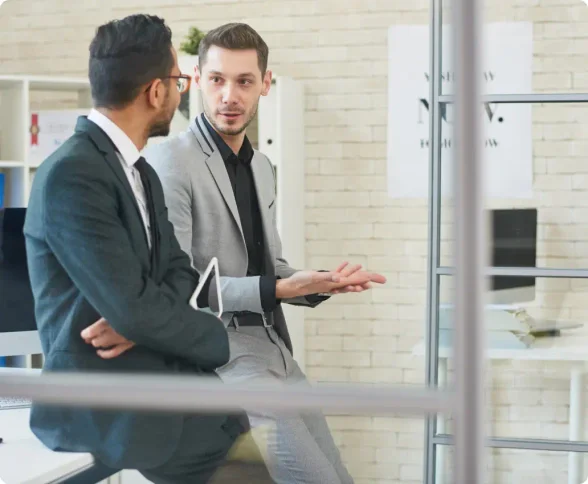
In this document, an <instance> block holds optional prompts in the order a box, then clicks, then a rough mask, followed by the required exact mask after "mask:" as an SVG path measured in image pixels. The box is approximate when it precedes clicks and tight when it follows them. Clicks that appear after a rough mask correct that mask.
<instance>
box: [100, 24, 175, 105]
mask: <svg viewBox="0 0 588 484" xmlns="http://www.w3.org/2000/svg"><path fill="white" fill-rule="evenodd" d="M171 49H172V33H171V30H170V28H169V27H168V26H167V25H166V24H165V21H164V20H163V19H161V18H159V17H156V16H153V15H130V16H128V17H125V18H123V19H122V20H113V21H111V22H108V23H106V24H104V25H101V26H100V27H98V29H97V30H96V35H95V36H94V39H93V40H92V42H91V44H90V65H89V77H90V86H91V89H92V98H93V100H94V105H95V106H96V107H106V108H111V109H116V108H122V107H125V106H126V105H128V104H129V103H131V102H132V101H133V100H135V99H136V98H137V96H138V95H139V93H140V90H141V88H142V87H143V86H144V85H145V84H147V83H149V82H150V81H152V80H154V79H158V78H164V77H166V76H169V75H170V73H171V70H172V68H173V65H174V59H173V55H172V52H171Z"/></svg>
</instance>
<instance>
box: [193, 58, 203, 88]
mask: <svg viewBox="0 0 588 484" xmlns="http://www.w3.org/2000/svg"><path fill="white" fill-rule="evenodd" d="M201 80H202V74H201V73H200V67H198V64H196V65H195V66H194V84H196V86H197V87H198V89H200V81H201Z"/></svg>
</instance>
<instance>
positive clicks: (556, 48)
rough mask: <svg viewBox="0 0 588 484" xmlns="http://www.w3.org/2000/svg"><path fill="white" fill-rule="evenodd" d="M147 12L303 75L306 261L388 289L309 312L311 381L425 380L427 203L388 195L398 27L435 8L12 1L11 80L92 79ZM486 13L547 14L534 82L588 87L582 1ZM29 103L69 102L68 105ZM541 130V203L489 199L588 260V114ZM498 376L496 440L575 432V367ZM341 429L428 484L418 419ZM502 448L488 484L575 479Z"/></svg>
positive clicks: (3, 39) (548, 118)
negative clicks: (104, 37)
mask: <svg viewBox="0 0 588 484" xmlns="http://www.w3.org/2000/svg"><path fill="white" fill-rule="evenodd" d="M140 11H142V12H149V13H154V14H159V15H162V16H163V17H165V18H166V20H167V21H168V22H169V23H170V25H171V27H172V29H173V30H174V34H175V35H174V39H175V42H176V44H177V45H179V42H180V41H181V40H182V38H183V36H184V35H185V34H186V32H187V31H188V29H189V27H190V26H192V25H197V26H199V27H200V28H202V29H203V30H207V29H210V28H212V27H214V26H217V25H219V24H221V23H224V22H228V21H233V20H241V21H246V22H248V23H250V24H251V25H252V26H253V27H255V28H257V29H258V30H259V31H260V33H261V34H262V35H263V36H264V37H265V39H266V40H267V42H268V43H269V45H270V49H271V52H270V63H271V67H272V69H273V70H274V71H275V72H277V73H280V74H283V75H289V76H293V77H296V78H298V79H301V80H303V81H304V82H305V93H306V115H305V123H306V138H307V146H306V155H307V159H306V175H307V176H306V190H307V193H306V220H307V227H306V236H307V241H308V243H307V263H308V266H309V267H315V268H323V267H335V266H336V265H337V264H338V263H339V262H341V261H342V260H344V259H349V260H352V261H355V262H359V263H362V264H364V265H365V266H366V267H367V268H369V269H373V270H379V271H382V272H383V273H385V274H386V276H388V280H389V282H388V284H387V286H386V287H385V288H377V289H375V290H374V291H373V292H371V293H368V294H362V295H349V296H342V297H337V298H333V300H332V301H330V302H328V303H326V304H325V305H323V306H321V307H319V308H317V309H315V310H312V311H308V312H307V317H308V321H307V324H306V328H307V352H308V354H307V362H308V374H309V376H310V377H311V378H313V379H316V380H320V381H355V382H363V383H384V384H402V385H421V384H422V383H423V382H424V378H425V365H424V361H423V358H421V357H417V356H413V355H412V348H413V346H414V345H415V344H417V343H418V342H419V341H420V340H421V339H422V337H423V336H424V318H425V317H426V311H425V306H424V304H425V295H426V253H427V202H426V200H418V201H403V200H391V199H389V198H388V197H387V195H386V122H387V120H386V118H387V92H386V84H387V62H386V55H387V53H386V30H387V27H388V26H390V25H392V24H404V23H413V24H426V23H427V22H428V19H429V12H428V1H427V0H417V1H413V0H345V1H340V0H240V1H237V0H208V1H207V0H199V1H197V2H195V1H194V0H167V1H166V0H140V1H139V0H128V1H127V2H125V3H124V6H123V4H119V6H116V4H115V3H114V2H113V1H112V0H100V1H98V0H91V1H90V0H84V1H79V2H71V1H69V0H21V1H12V2H8V3H7V4H5V5H4V6H3V7H2V10H1V12H2V16H1V17H0V61H1V62H0V73H1V74H9V73H10V74H15V73H29V74H49V75H64V76H67V75H76V76H78V75H85V74H86V65H87V48H88V43H89V41H90V39H91V37H92V35H93V32H94V28H95V27H96V26H97V25H98V24H100V23H102V22H104V21H106V20H109V19H111V18H115V17H121V16H124V15H127V14H130V13H136V12H140ZM445 11H446V13H445V14H446V18H449V15H450V11H449V9H447V8H446V9H445ZM486 11H487V18H488V20H491V21H511V20H532V21H534V22H535V23H534V36H535V41H534V46H533V50H534V59H533V62H534V64H533V65H534V71H535V72H534V76H533V86H534V90H535V91H537V92H540V91H560V92H566V91H575V92H581V91H586V89H587V88H588V62H586V54H587V53H588V8H586V7H584V6H583V5H582V4H581V2H580V1H579V0H510V1H507V0H495V1H492V2H487V8H486ZM398 75H401V73H398ZM32 102H33V104H34V105H35V106H39V105H41V104H42V103H45V104H47V103H48V102H50V103H51V104H52V105H56V106H68V102H71V100H69V101H68V99H66V98H65V99H64V98H63V97H60V98H56V99H52V100H50V101H48V99H47V98H46V97H41V98H34V99H33V100H32ZM533 123H534V124H533V136H534V145H533V156H534V175H535V176H534V189H535V193H534V198H533V200H532V201H530V202H529V203H526V201H520V200H519V201H516V200H495V201H492V202H491V203H492V206H496V207H515V206H516V207H520V206H527V205H530V206H537V207H538V208H539V221H540V226H539V238H540V242H539V248H538V249H539V261H538V263H539V265H545V266H549V267H572V268H585V267H587V266H588V222H587V221H588V193H587V189H588V163H586V155H588V143H586V141H585V139H584V134H585V133H586V132H587V129H586V128H587V127H588V109H587V108H586V107H585V106H584V105H578V104H575V105H537V106H534V107H533ZM452 221H453V213H452V201H451V200H449V199H448V200H444V202H443V210H442V222H443V226H442V239H443V243H442V248H441V253H442V258H443V264H444V265H447V264H451V252H452V238H453V234H452V225H451V223H452ZM451 287H452V280H451V278H449V277H443V278H442V300H444V301H449V300H451V297H452V295H451ZM586 289H587V284H586V283H585V282H584V281H578V280H569V279H565V280H539V281H538V286H537V298H536V300H535V301H534V302H533V303H532V304H531V305H530V306H531V307H530V309H529V311H530V312H532V314H533V315H535V316H538V317H551V318H576V319H580V320H582V321H585V320H586V319H588V318H587V317H588V298H587V297H586ZM582 338H586V339H587V340H588V336H581V337H579V341H580V342H581V341H583V339H582ZM492 375H493V380H492V385H491V388H492V392H491V400H492V403H493V408H492V409H491V410H492V411H491V415H492V417H491V418H492V422H491V427H492V429H493V431H494V433H498V434H500V435H501V436H511V437H541V438H547V437H555V438H566V436H567V432H568V429H567V422H568V413H569V397H568V383H567V382H568V380H567V379H568V375H569V367H568V366H567V365H565V364H558V363H537V362H496V363H493V365H492ZM330 423H331V426H332V428H333V432H334V435H335V439H336V441H337V443H338V444H339V445H340V446H341V449H342V453H343V456H344V459H345V461H346V462H347V463H348V464H349V468H350V470H351V472H352V473H353V474H354V476H355V477H356V479H357V483H358V484H362V483H370V484H371V483H388V484H392V483H394V484H397V483H400V482H402V483H417V482H420V481H421V478H422V464H423V454H422V446H423V422H422V420H421V419H413V418H405V417H390V418H379V417H377V418H376V417H371V416H365V417H355V416H354V417H333V418H331V419H330ZM494 454H495V456H494V458H493V459H490V460H489V468H490V469H491V470H492V469H493V470H494V472H493V473H490V476H491V477H489V480H488V482H496V483H498V482H500V483H503V482H504V483H506V482H516V483H517V484H518V483H525V482H533V484H538V483H542V482H545V483H547V482H550V483H551V482H562V481H563V480H564V479H565V476H566V472H567V471H566V458H567V457H566V455H565V454H557V453H543V454H540V453H537V452H524V453H521V452H516V451H499V452H498V451H496V452H495V453H494ZM528 459H531V461H529V460H528ZM528 462H532V463H533V465H529V464H528ZM535 464H536V465H535ZM447 472H448V473H449V472H450V470H449V469H448V471H447Z"/></svg>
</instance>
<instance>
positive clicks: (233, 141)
mask: <svg viewBox="0 0 588 484" xmlns="http://www.w3.org/2000/svg"><path fill="white" fill-rule="evenodd" d="M213 129H214V126H213ZM217 133H218V134H219V136H220V137H221V138H222V139H223V141H224V142H225V143H226V144H227V146H228V147H229V148H231V150H233V153H235V154H236V155H238V154H239V151H240V150H241V146H243V142H244V141H245V131H242V132H241V133H239V134H235V135H227V134H224V133H219V132H218V131H217Z"/></svg>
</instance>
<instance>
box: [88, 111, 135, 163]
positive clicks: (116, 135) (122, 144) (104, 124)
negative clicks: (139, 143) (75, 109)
mask: <svg viewBox="0 0 588 484" xmlns="http://www.w3.org/2000/svg"><path fill="white" fill-rule="evenodd" d="M88 119H89V120H90V121H92V122H93V123H95V124H97V125H98V126H99V127H100V128H101V129H102V130H103V131H104V132H105V133H106V135H107V136H108V137H109V138H110V140H111V141H112V142H113V143H114V146H115V147H116V149H117V150H118V152H119V153H120V155H121V156H122V158H123V160H124V162H125V164H126V165H127V166H129V167H131V166H133V165H134V164H135V163H136V162H137V160H138V159H139V157H140V156H141V154H140V153H139V150H138V149H137V147H136V146H135V143H133V142H132V141H131V139H130V138H129V137H128V136H127V135H126V133H125V132H124V131H123V130H122V129H120V128H119V127H118V126H117V125H116V124H115V123H114V122H113V121H111V120H110V119H109V118H108V117H106V116H105V115H104V114H102V113H101V112H99V111H97V110H96V109H91V110H90V114H89V115H88Z"/></svg>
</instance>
